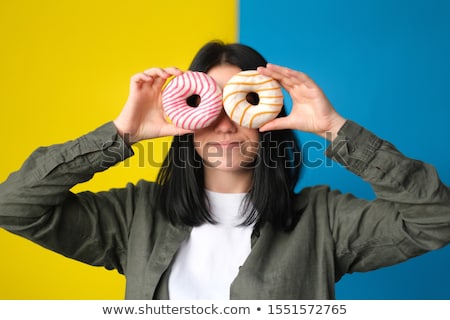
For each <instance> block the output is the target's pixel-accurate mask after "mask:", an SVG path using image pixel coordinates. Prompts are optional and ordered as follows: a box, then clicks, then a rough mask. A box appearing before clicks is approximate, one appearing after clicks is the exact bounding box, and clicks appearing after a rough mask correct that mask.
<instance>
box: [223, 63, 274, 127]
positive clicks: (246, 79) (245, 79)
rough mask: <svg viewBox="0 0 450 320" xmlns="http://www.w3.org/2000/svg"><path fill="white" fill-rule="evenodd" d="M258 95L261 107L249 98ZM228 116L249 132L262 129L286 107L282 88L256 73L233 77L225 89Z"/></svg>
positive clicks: (224, 98)
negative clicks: (249, 130) (251, 93)
mask: <svg viewBox="0 0 450 320" xmlns="http://www.w3.org/2000/svg"><path fill="white" fill-rule="evenodd" d="M250 92H254V93H256V94H258V97H259V103H258V104H257V105H253V104H251V103H250V102H248V101H247V94H249V93H250ZM223 106H224V108H225V112H226V113H227V114H228V116H229V117H230V118H231V120H233V121H234V122H236V123H238V124H239V125H240V126H243V127H247V128H259V127H261V126H262V125H263V124H265V123H267V122H269V121H270V120H272V119H274V118H276V116H277V115H278V114H279V113H280V111H281V108H282V107H283V93H282V91H281V86H280V84H279V83H278V82H277V81H276V80H274V79H272V78H269V77H266V76H264V75H262V74H259V73H258V72H257V71H256V70H247V71H242V72H239V73H238V74H236V75H235V76H233V77H232V78H231V79H230V81H228V83H227V84H226V85H225V87H224V89H223Z"/></svg>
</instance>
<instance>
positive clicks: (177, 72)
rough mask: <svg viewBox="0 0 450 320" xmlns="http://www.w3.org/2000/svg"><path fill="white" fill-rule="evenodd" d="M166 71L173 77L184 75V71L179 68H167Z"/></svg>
mask: <svg viewBox="0 0 450 320" xmlns="http://www.w3.org/2000/svg"><path fill="white" fill-rule="evenodd" d="M164 70H165V71H166V72H167V73H169V74H170V75H173V76H179V75H181V74H183V71H181V70H180V69H178V68H177V67H168V68H165V69H164Z"/></svg>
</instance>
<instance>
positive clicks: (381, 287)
mask: <svg viewBox="0 0 450 320" xmlns="http://www.w3.org/2000/svg"><path fill="white" fill-rule="evenodd" d="M239 24H240V26H239V28H240V31H239V41H240V42H242V43H245V44H248V45H250V46H252V47H254V48H255V49H257V50H258V51H260V52H261V53H263V55H264V56H265V57H266V59H268V60H269V61H271V62H273V63H277V64H281V65H285V66H288V67H290V68H293V69H297V70H301V71H303V72H305V73H307V74H309V75H310V76H311V77H312V78H313V79H314V80H315V81H316V82H317V83H318V84H319V85H320V86H321V87H322V89H323V90H324V91H325V93H326V94H327V96H328V98H329V99H330V100H331V102H332V103H333V105H334V106H335V108H336V109H337V110H338V112H340V113H341V114H342V115H343V116H344V117H346V118H349V119H352V120H354V121H356V122H358V123H360V124H362V125H363V126H365V127H366V128H368V129H369V130H371V131H373V132H375V133H376V134H377V135H378V136H380V137H381V138H384V139H386V140H389V141H390V142H392V143H393V144H394V145H396V147H397V148H399V149H400V150H401V151H402V152H403V153H405V154H406V155H408V156H410V157H412V158H416V159H421V160H423V161H425V162H428V163H431V164H433V165H434V166H435V167H436V168H437V170H438V172H439V173H440V176H441V179H442V180H443V181H444V183H445V184H447V185H449V184H450V166H449V165H448V163H449V162H450V152H449V149H448V148H449V146H448V141H447V139H448V136H449V134H448V130H449V129H448V122H449V119H450V103H449V101H450V1H446V0H428V1H425V0H408V1H407V0H369V1H364V0H340V1H338V0H336V1H333V0H315V1H311V0H309V1H304V0H291V1H289V0H277V1H273V0H270V1H269V0H241V1H240V18H239ZM287 104H288V105H289V99H287ZM299 136H300V139H301V141H302V144H303V146H304V150H303V151H304V154H307V159H306V161H307V162H306V166H305V167H304V171H303V177H302V179H301V181H300V182H299V188H301V187H303V186H308V185H316V184H328V185H331V187H332V188H337V189H340V190H341V191H343V192H351V193H353V194H355V195H357V196H359V197H363V198H366V199H373V197H374V194H373V192H372V190H371V188H370V186H369V185H368V184H366V183H365V182H363V181H361V180H360V179H359V178H358V177H356V176H355V175H353V174H351V173H349V172H347V171H345V170H344V169H343V168H341V167H339V165H337V164H336V163H332V164H331V163H329V162H326V160H325V157H324V155H323V152H324V150H325V147H326V143H325V141H324V140H323V139H320V138H316V137H315V136H312V135H308V134H304V133H301V134H299ZM319 164H320V165H319ZM449 269H450V247H446V248H443V249H440V250H437V251H434V252H431V253H428V254H425V255H424V256H421V257H417V258H413V259H411V260H409V261H407V262H405V263H402V264H400V265H397V266H393V267H388V268H384V269H380V270H377V271H372V272H368V273H354V274H351V275H346V276H345V277H344V278H343V279H342V280H341V281H340V282H338V284H337V298H338V299H450V272H449Z"/></svg>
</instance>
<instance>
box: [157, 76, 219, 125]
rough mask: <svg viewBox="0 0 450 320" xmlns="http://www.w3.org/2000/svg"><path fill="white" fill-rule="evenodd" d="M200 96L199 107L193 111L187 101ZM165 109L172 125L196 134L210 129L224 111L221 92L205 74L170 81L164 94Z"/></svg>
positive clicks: (163, 103)
mask: <svg viewBox="0 0 450 320" xmlns="http://www.w3.org/2000/svg"><path fill="white" fill-rule="evenodd" d="M195 94H196V95H199V96H200V104H199V105H198V106H197V107H191V106H189V105H188V104H187V99H188V98H189V97H190V96H192V95H195ZM162 105H163V108H164V111H165V112H166V114H167V116H168V117H169V119H170V121H172V123H173V124H174V125H176V126H177V127H181V128H184V129H189V130H194V129H200V128H204V127H207V126H209V125H211V123H212V122H213V121H214V120H215V119H217V117H218V116H219V114H220V112H221V110H222V91H221V90H220V88H219V87H218V86H217V84H216V82H215V81H214V80H213V79H212V78H211V77H210V76H208V75H207V74H206V73H203V72H195V71H187V72H185V73H183V74H181V75H179V76H176V77H174V78H172V79H171V80H170V82H169V83H168V84H167V85H166V86H165V88H164V89H163V92H162Z"/></svg>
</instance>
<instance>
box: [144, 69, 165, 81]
mask: <svg viewBox="0 0 450 320" xmlns="http://www.w3.org/2000/svg"><path fill="white" fill-rule="evenodd" d="M143 74H144V75H146V76H149V77H152V78H156V77H161V78H164V79H167V78H168V77H170V74H169V73H168V72H167V71H166V70H164V69H162V68H150V69H147V70H145V71H144V72H143Z"/></svg>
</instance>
